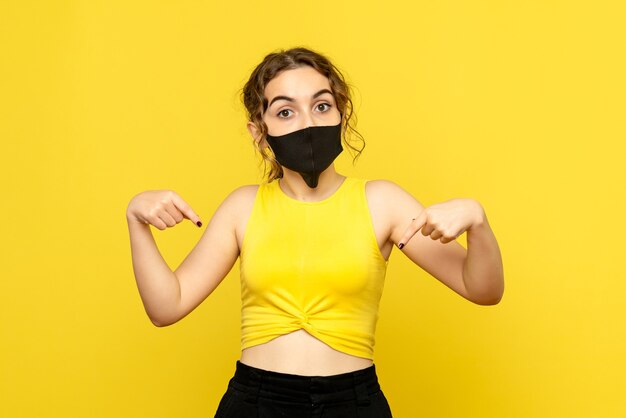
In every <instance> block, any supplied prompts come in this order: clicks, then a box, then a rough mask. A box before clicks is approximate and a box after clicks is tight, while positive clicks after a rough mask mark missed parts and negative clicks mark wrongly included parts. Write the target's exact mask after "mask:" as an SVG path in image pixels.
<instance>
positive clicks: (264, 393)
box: [215, 360, 391, 418]
mask: <svg viewBox="0 0 626 418" xmlns="http://www.w3.org/2000/svg"><path fill="white" fill-rule="evenodd" d="M215 417H216V418H278V417H286V418H309V417H310V418H313V417H315V418H322V417H323V418H352V417H354V418H357V417H358V418H390V417H391V409H390V408H389V404H388V403H387V399H386V398H385V395H384V394H383V392H382V390H381V388H380V385H379V384H378V377H377V375H376V369H375V366H374V365H373V364H372V365H371V366H370V367H368V368H366V369H362V370H357V371H354V372H349V373H342V374H336V375H332V376H300V375H295V374H286V373H278V372H273V371H268V370H262V369H258V368H256V367H251V366H248V365H246V364H243V363H241V362H240V361H239V360H237V363H236V369H235V375H234V376H233V378H232V379H230V381H229V382H228V389H227V390H226V393H224V396H223V397H222V399H221V401H220V404H219V406H218V408H217V412H216V413H215Z"/></svg>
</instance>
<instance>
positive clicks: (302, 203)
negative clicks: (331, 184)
mask: <svg viewBox="0 0 626 418" xmlns="http://www.w3.org/2000/svg"><path fill="white" fill-rule="evenodd" d="M350 179H351V178H350V177H345V178H344V179H343V181H342V182H341V184H340V185H339V187H337V190H335V191H334V192H333V194H331V195H330V196H328V197H327V198H325V199H322V200H316V201H313V202H307V201H303V200H298V199H294V198H293V197H291V196H289V195H287V193H285V192H284V190H283V189H282V188H281V187H280V181H279V179H277V180H276V186H275V187H276V189H277V192H278V194H279V195H280V196H281V197H282V198H283V199H285V200H288V201H290V202H293V203H296V204H300V205H306V206H315V205H323V204H325V203H328V202H330V201H332V200H333V199H335V197H336V196H338V195H339V194H341V192H342V191H343V189H344V188H345V186H346V184H347V183H348V181H349V180H350Z"/></svg>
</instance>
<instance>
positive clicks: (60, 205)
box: [0, 0, 626, 418]
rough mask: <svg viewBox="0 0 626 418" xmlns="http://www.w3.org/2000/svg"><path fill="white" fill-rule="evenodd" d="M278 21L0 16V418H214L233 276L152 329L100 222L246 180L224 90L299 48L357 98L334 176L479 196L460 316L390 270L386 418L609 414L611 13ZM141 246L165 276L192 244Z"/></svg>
mask: <svg viewBox="0 0 626 418" xmlns="http://www.w3.org/2000/svg"><path fill="white" fill-rule="evenodd" d="M302 3H303V2H284V1H281V2H245V1H238V0H233V1H227V2H200V1H176V2H174V1H167V2H166V1H119V0H117V1H103V0H99V1H95V0H89V1H87V0H85V1H76V2H61V1H57V2H40V1H24V0H20V1H3V2H1V3H0V54H1V61H2V63H1V64H0V97H1V100H0V138H1V141H2V142H1V143H2V152H1V153H0V159H1V161H0V170H1V171H0V175H1V177H0V178H1V179H2V180H1V181H2V187H1V189H0V191H1V193H2V203H1V204H0V211H2V216H1V221H0V222H1V224H2V226H1V231H2V232H1V233H2V240H1V242H2V243H1V244H0V245H1V246H2V248H1V249H0V250H1V251H0V254H1V257H2V273H1V275H2V280H1V281H0V286H1V287H0V297H1V300H0V302H1V303H0V315H1V318H2V319H1V320H2V327H1V335H0V350H1V352H0V359H1V360H0V366H1V370H0V376H1V379H0V415H1V416H4V417H65V418H70V417H116V418H121V417H142V416H145V417H147V416H150V417H154V418H156V417H209V416H211V417H212V416H213V413H214V411H215V408H216V406H217V402H218V401H219V398H220V397H221V396H222V394H223V392H224V390H225V389H226V384H227V381H228V379H229V378H230V377H231V375H232V373H233V372H234V365H235V361H236V360H237V359H238V355H239V299H238V298H239V293H238V292H239V279H238V270H237V269H236V268H235V269H234V270H233V271H232V272H231V274H230V275H229V276H228V277H227V278H226V280H225V281H224V282H223V283H222V285H221V286H220V287H219V288H218V289H217V290H216V291H215V293H214V294H213V295H211V296H210V297H209V298H208V299H207V300H205V302H204V303H203V304H202V305H200V307H198V308H197V309H196V310H195V311H194V312H192V313H191V314H190V315H189V316H188V317H186V318H184V319H183V320H182V321H181V322H179V323H177V324H175V325H173V326H171V327H167V328H156V327H154V326H153V325H152V324H151V323H150V321H149V319H148V317H147V315H146V314H145V312H144V310H143V307H142V304H141V300H140V297H139V294H138V291H137V288H136V285H135V282H134V277H133V273H132V266H131V260H130V246H129V241H128V231H127V227H126V221H125V216H124V213H125V210H126V205H127V203H128V201H129V200H130V198H131V197H132V196H134V194H136V193H138V192H140V191H142V190H147V189H164V188H171V189H174V190H176V191H177V192H178V193H179V194H181V196H183V198H185V199H186V200H187V201H188V202H189V203H190V204H191V205H192V206H193V207H194V209H195V210H196V211H197V212H198V213H199V214H200V215H201V216H202V217H203V219H204V220H205V222H206V221H207V220H208V219H209V218H210V215H211V213H212V212H213V211H214V210H215V208H216V207H217V205H218V204H219V202H220V201H221V200H222V199H223V198H224V196H225V195H226V194H227V193H228V192H229V191H230V190H232V189H233V188H234V187H237V186H238V185H241V184H246V183H256V182H258V181H259V180H260V170H258V168H257V160H256V159H255V156H254V153H253V149H252V147H251V146H250V144H249V139H248V136H247V132H246V131H245V127H244V123H245V121H244V115H243V110H242V106H241V105H240V103H239V101H238V97H237V90H238V89H239V88H241V87H242V86H243V84H244V82H245V80H246V79H247V76H248V75H249V73H250V71H251V70H252V69H253V67H254V66H255V65H256V64H257V63H258V62H260V60H261V59H262V58H263V56H264V55H265V54H266V53H269V52H271V51H273V50H275V49H277V48H282V47H291V46H297V45H304V46H308V47H311V48H313V49H316V50H318V51H320V52H322V53H325V54H327V55H328V56H329V57H330V58H331V59H333V60H334V62H335V63H336V64H337V65H338V66H339V67H340V68H342V69H343V70H344V71H345V72H346V74H347V76H348V78H349V80H350V82H351V83H352V84H354V85H355V86H356V88H357V91H356V104H357V110H358V117H359V121H360V123H359V127H360V131H361V133H362V134H363V135H364V136H365V138H366V140H367V148H366V150H365V153H364V154H363V156H362V158H361V159H360V160H359V162H358V163H357V165H356V167H352V166H351V164H350V162H349V158H347V157H346V156H342V157H341V158H340V161H339V164H338V166H339V168H340V170H341V171H342V172H343V173H346V174H350V175H358V176H363V177H368V178H387V179H391V180H393V181H396V182H398V183H399V184H401V185H402V186H403V187H405V188H406V189H408V190H410V191H411V192H412V193H413V194H414V196H415V197H416V198H417V199H418V200H420V201H421V202H422V203H424V204H427V205H428V204H434V203H437V202H440V201H442V200H446V199H449V198H453V197H473V198H476V199H478V200H479V201H480V202H481V203H482V204H483V207H484V208H485V210H486V212H487V216H488V218H489V220H490V223H491V226H492V227H493V229H494V231H495V233H496V236H497V237H498V239H499V243H500V246H501V249H502V253H503V257H504V264H505V281H506V291H505V295H504V298H503V300H502V302H501V303H500V304H499V305H496V306H490V307H484V306H478V305H473V304H471V303H470V302H467V301H465V300H463V299H462V298H461V297H459V296H457V295H456V294H455V293H453V292H452V291H450V290H449V289H448V288H446V287H445V286H443V285H442V284H441V283H439V282H438V281H437V280H435V279H434V278H432V277H431V276H429V275H427V274H426V273H424V272H423V271H421V270H420V269H419V268H418V267H416V266H414V265H412V264H410V262H409V261H408V260H407V259H405V258H404V257H403V256H401V255H400V254H399V253H398V252H397V251H394V253H393V254H392V256H391V262H390V267H389V271H388V275H387V282H386V285H385V293H384V295H383V300H382V306H381V318H380V320H379V323H378V332H377V345H376V358H375V362H376V364H377V367H378V372H379V377H380V380H381V384H382V386H383V390H384V391H385V393H386V395H387V398H388V399H389V402H390V404H391V407H392V409H393V411H394V414H395V416H397V417H477V418H479V417H480V418H491V417H493V418H500V417H519V418H528V417H542V418H543V417H545V418H548V417H550V418H552V417H623V416H626V400H625V399H626V398H625V397H624V393H625V392H626V385H625V384H624V375H625V374H626V356H625V354H624V353H626V329H625V328H626V327H625V321H624V318H625V314H626V308H625V307H624V306H625V305H624V302H623V300H624V296H625V291H626V267H625V263H624V254H625V251H624V245H623V236H624V233H625V232H626V227H625V221H624V213H626V198H625V193H624V183H625V180H626V169H625V163H624V161H625V157H626V153H625V152H624V151H625V146H624V144H625V142H626V124H625V123H624V122H625V115H626V104H625V103H626V102H625V97H626V82H625V77H624V74H626V65H625V63H626V59H625V56H624V42H625V40H626V30H625V29H624V21H625V20H626V13H625V6H623V5H622V2H619V1H614V2H608V1H596V2H573V1H550V0H532V1H523V2H522V1H520V2H504V1H496V0H491V1H487V0H482V1H468V2H455V1H406V2H404V3H402V2H397V1H385V2H380V3H377V4H373V3H372V4H365V3H363V2H361V1H356V0H353V1H346V2H305V3H306V4H305V5H302ZM153 232H154V234H155V236H156V239H157V242H158V244H159V247H160V249H161V251H162V254H163V255H164V257H165V259H166V260H167V262H168V263H169V264H170V266H171V267H172V268H175V267H176V266H177V265H178V263H180V262H181V261H182V259H183V258H184V256H185V255H186V254H187V253H188V251H189V250H191V248H192V247H193V246H194V244H195V243H196V240H197V239H198V238H199V237H200V234H201V231H200V230H198V229H197V228H195V227H194V226H193V225H192V224H191V223H190V222H188V221H187V222H185V223H183V224H181V225H179V226H177V227H176V228H174V229H169V230H167V231H158V230H157V229H153Z"/></svg>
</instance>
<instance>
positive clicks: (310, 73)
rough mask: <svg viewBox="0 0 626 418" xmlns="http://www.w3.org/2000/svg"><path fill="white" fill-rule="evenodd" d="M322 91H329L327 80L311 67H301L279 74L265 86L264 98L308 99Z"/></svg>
mask: <svg viewBox="0 0 626 418" xmlns="http://www.w3.org/2000/svg"><path fill="white" fill-rule="evenodd" d="M322 89H329V90H330V82H329V81H328V78H326V77H325V76H324V75H322V74H320V73H319V72H317V70H316V69H315V68H313V67H309V66H303V67H298V68H295V69H292V70H285V71H282V72H280V73H279V74H278V75H277V76H276V77H274V78H273V79H271V80H270V82H269V83H267V85H266V86H265V92H264V93H265V97H266V98H267V99H268V100H271V99H272V98H273V97H275V96H279V95H280V96H289V97H293V98H296V99H297V98H299V97H301V98H308V97H311V96H312V95H313V94H315V93H317V92H318V91H320V90H322Z"/></svg>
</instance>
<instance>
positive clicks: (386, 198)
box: [365, 180, 423, 210]
mask: <svg viewBox="0 0 626 418" xmlns="http://www.w3.org/2000/svg"><path fill="white" fill-rule="evenodd" d="M365 193H366V195H367V200H368V201H369V202H370V204H372V205H376V206H381V205H382V206H384V207H388V208H390V209H394V208H396V209H399V208H401V207H405V208H407V209H408V210H415V209H418V210H421V209H422V208H423V206H422V205H421V203H420V202H419V201H418V200H417V199H416V198H415V197H413V196H412V195H411V194H410V193H409V192H407V191H406V190H405V189H403V188H402V187H400V186H399V185H398V184H396V183H394V182H393V181H390V180H369V181H368V182H367V183H366V185H365Z"/></svg>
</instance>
